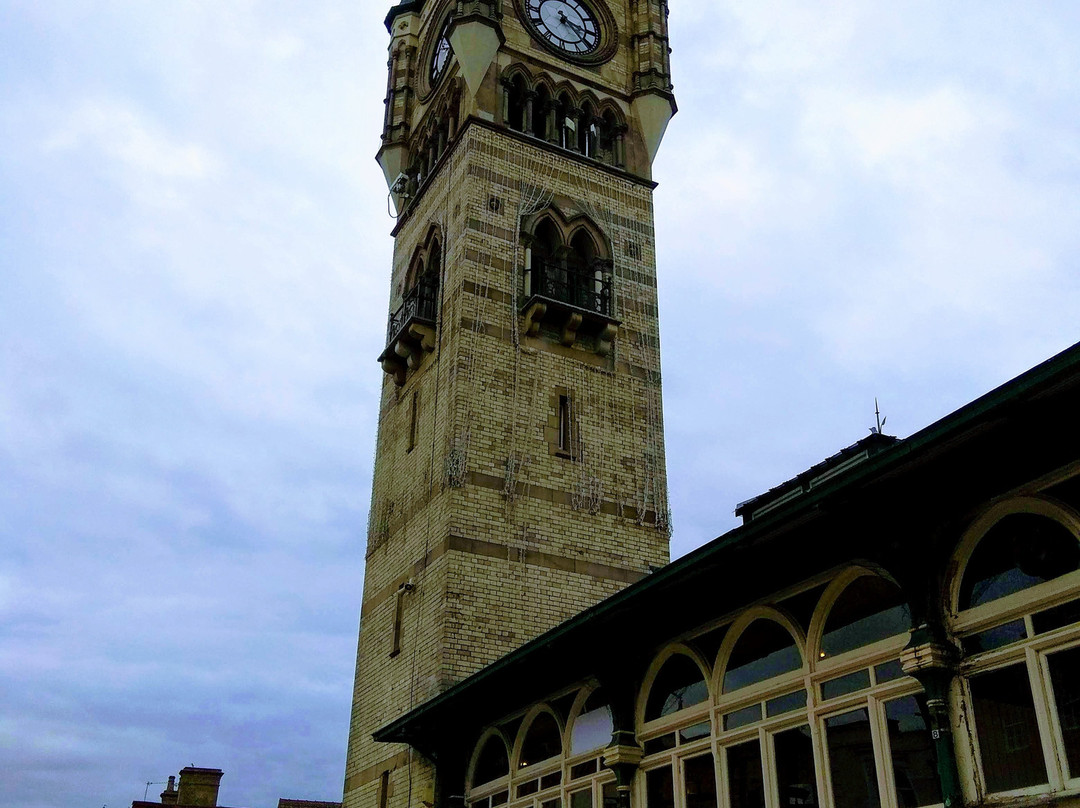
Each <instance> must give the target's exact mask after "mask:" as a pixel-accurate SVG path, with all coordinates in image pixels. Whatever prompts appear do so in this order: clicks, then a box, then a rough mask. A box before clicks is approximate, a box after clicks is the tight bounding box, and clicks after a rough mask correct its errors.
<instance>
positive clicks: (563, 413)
mask: <svg viewBox="0 0 1080 808" xmlns="http://www.w3.org/2000/svg"><path fill="white" fill-rule="evenodd" d="M570 407H571V405H570V396H559V449H560V450H561V451H564V452H569V451H570Z"/></svg>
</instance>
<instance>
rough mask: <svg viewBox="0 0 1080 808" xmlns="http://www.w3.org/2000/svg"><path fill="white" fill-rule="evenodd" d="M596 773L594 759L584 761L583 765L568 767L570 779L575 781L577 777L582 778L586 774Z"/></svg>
mask: <svg viewBox="0 0 1080 808" xmlns="http://www.w3.org/2000/svg"><path fill="white" fill-rule="evenodd" d="M595 773H596V759H595V758H594V759H593V760H586V761H585V762H584V763H579V764H577V765H576V766H571V767H570V779H571V780H577V779H578V778H579V777H584V776H585V775H587V774H595Z"/></svg>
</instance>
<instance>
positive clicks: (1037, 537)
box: [960, 513, 1080, 609]
mask: <svg viewBox="0 0 1080 808" xmlns="http://www.w3.org/2000/svg"><path fill="white" fill-rule="evenodd" d="M1077 569H1080V542H1078V541H1077V540H1076V537H1074V536H1073V535H1072V533H1070V532H1069V531H1068V530H1067V529H1066V528H1065V527H1064V526H1063V525H1061V524H1059V523H1058V522H1055V521H1054V520H1053V519H1049V518H1047V517H1045V516H1039V515H1037V514H1033V513H1012V514H1009V515H1008V516H1005V517H1003V518H1002V519H1001V520H999V521H998V522H997V524H995V525H994V526H993V527H992V528H990V530H988V531H987V532H986V535H985V536H983V537H982V539H980V540H979V544H978V545H977V546H976V547H975V552H974V553H972V555H971V560H970V561H969V562H968V565H967V569H966V570H965V571H964V580H963V582H962V583H961V585H960V608H961V609H970V608H973V607H975V606H980V605H982V604H983V603H989V602H990V601H992V600H997V599H998V598H1003V597H1005V596H1006V595H1011V594H1012V593H1014V592H1019V591H1021V590H1023V589H1027V588H1028V587H1031V586H1037V585H1038V584H1041V583H1043V582H1044V581H1050V580H1053V579H1054V578H1057V577H1059V576H1061V575H1065V574H1066V573H1069V572H1073V571H1074V570H1077Z"/></svg>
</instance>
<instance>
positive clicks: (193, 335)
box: [0, 0, 1080, 808]
mask: <svg viewBox="0 0 1080 808" xmlns="http://www.w3.org/2000/svg"><path fill="white" fill-rule="evenodd" d="M91 6H95V7H94V8H91ZM387 6H388V4H387V3H386V2H381V3H374V2H369V1H368V0H352V1H351V2H332V1H331V0H325V1H322V0H307V2H304V3H298V2H256V1H255V0H236V1H235V2H226V1H225V0H221V2H214V3H207V2H179V1H177V0H173V2H169V3H164V2H121V0H112V1H111V2H110V1H109V0H99V2H97V3H96V4H91V3H74V2H61V1H60V0H52V1H51V2H32V1H31V0H26V1H25V2H18V1H17V0H0V9H2V12H0V804H3V805H12V806H14V805H19V806H26V808H34V807H35V806H65V807H66V806H91V807H92V808H98V806H101V805H108V806H109V807H110V808H119V807H120V806H125V805H128V804H130V802H131V800H133V799H142V797H143V793H144V789H145V783H146V782H147V781H153V782H154V783H155V784H154V785H151V786H150V787H149V792H148V793H149V795H150V796H151V799H154V798H155V796H154V795H156V794H157V793H158V792H160V791H161V788H162V786H161V785H160V781H163V780H164V779H165V777H166V776H167V775H169V774H174V773H176V772H177V771H178V770H179V769H180V768H181V767H183V766H186V765H190V764H195V765H198V766H210V767H220V768H222V769H224V770H225V779H224V780H223V782H222V791H221V800H222V802H223V803H225V804H227V805H239V806H251V808H272V806H275V805H276V801H277V799H278V797H281V796H287V797H307V798H312V799H324V800H337V799H340V797H341V785H342V779H343V773H344V758H345V743H346V734H347V728H348V727H347V725H348V716H349V702H350V696H351V692H350V691H351V678H352V672H353V665H354V655H355V643H356V636H355V635H356V628H357V621H358V614H359V608H360V592H361V584H362V575H363V568H362V562H363V543H364V533H365V526H366V512H367V505H368V498H369V492H370V483H371V480H370V475H371V467H372V452H373V448H374V441H375V408H376V400H377V395H378V390H379V385H380V384H381V381H382V372H381V371H380V370H379V367H378V365H377V364H376V362H375V357H376V356H377V355H378V354H379V352H380V350H381V348H382V347H383V346H382V344H381V340H382V339H383V337H384V328H385V321H386V312H387V299H388V293H389V282H388V272H389V266H390V256H391V248H392V244H391V240H390V236H389V231H390V227H391V224H392V221H391V219H390V218H389V217H388V216H387V213H386V187H385V184H384V182H383V179H382V174H381V171H380V170H379V168H378V166H377V164H376V163H375V161H374V154H375V151H376V149H377V148H378V144H379V133H380V127H381V120H382V96H383V90H384V83H383V82H384V75H385V72H384V71H385V60H386V52H385V48H386V44H387V36H386V32H385V29H384V28H383V27H382V18H383V16H384V15H385V12H386V9H387ZM671 39H672V45H673V47H674V55H673V60H672V65H673V72H674V81H675V85H676V93H677V96H678V100H679V107H680V112H679V114H678V116H676V118H675V119H674V121H673V122H672V124H671V127H670V128H669V130H668V135H667V138H666V140H665V142H664V144H663V146H662V148H661V152H660V156H659V158H658V160H657V163H656V165H655V176H656V179H657V180H658V181H659V182H660V187H659V189H658V190H657V192H656V197H655V199H656V229H657V238H658V254H659V275H660V296H661V322H662V339H663V362H664V394H665V415H666V424H667V447H668V461H669V482H670V488H671V500H672V504H673V508H674V526H675V534H674V537H673V544H672V550H673V556H677V555H681V554H683V553H685V552H686V551H688V550H689V549H692V548H694V547H696V546H699V545H700V544H702V543H703V542H705V541H707V540H709V539H710V538H713V537H714V536H716V535H719V534H720V533H722V532H724V531H725V530H727V529H729V528H730V527H732V526H734V524H735V520H734V518H733V516H732V509H733V507H734V505H735V504H736V503H737V502H739V501H741V500H744V499H747V498H749V497H751V496H754V495H755V494H758V493H760V492H762V491H764V490H765V489H767V488H769V487H770V486H772V485H775V484H777V483H779V482H781V481H782V480H784V479H787V478H788V477H790V476H792V475H793V474H796V473H798V472H799V471H801V470H803V469H804V468H806V467H807V466H809V465H811V464H813V463H815V462H817V461H819V460H821V459H823V458H824V457H826V456H827V455H830V454H832V453H833V452H835V451H836V450H838V449H840V448H841V447H843V446H845V445H847V444H850V443H851V442H853V441H855V440H857V439H858V438H860V437H862V436H864V435H866V434H867V430H868V427H870V426H871V425H872V424H873V418H874V415H873V408H874V397H875V396H877V397H878V398H879V400H880V402H881V408H882V411H883V413H884V414H885V415H886V416H887V417H888V423H887V427H886V431H887V432H890V433H893V434H897V435H899V436H901V437H903V436H906V435H909V434H911V433H912V432H914V431H916V430H918V429H920V428H921V427H923V426H925V425H926V424H928V423H930V422H932V421H934V420H936V419H938V418H940V417H942V416H944V415H946V414H947V413H949V412H951V411H952V410H954V409H956V408H957V407H959V406H961V405H963V404H964V403H965V402H967V401H969V400H971V399H972V398H974V397H975V396H977V395H980V394H982V393H984V392H986V391H988V390H989V389H991V388H993V387H995V386H997V385H998V384H1001V383H1002V382H1005V381H1007V380H1008V379H1010V378H1012V377H1013V376H1015V375H1017V374H1018V373H1020V372H1022V371H1023V370H1025V369H1026V368H1028V367H1030V366H1031V365H1034V364H1035V363H1037V362H1039V361H1041V360H1043V359H1045V358H1047V357H1049V356H1050V355H1052V354H1054V353H1056V352H1058V351H1060V350H1062V349H1064V348H1065V347H1067V346H1068V345H1070V344H1071V343H1072V342H1074V341H1075V340H1077V339H1078V338H1080V329H1078V328H1077V326H1076V322H1077V319H1078V312H1080V262H1078V257H1080V120H1078V115H1080V113H1078V110H1080V104H1078V100H1080V48H1078V47H1077V41H1078V40H1080V4H1078V3H1075V2H1068V1H1066V0H1062V2H1057V3H1053V2H1039V3H1033V2H1019V0H1016V2H992V1H989V0H978V2H975V0H970V1H969V2H959V1H957V2H949V3H943V2H940V0H934V2H900V3H881V2H875V1H872V0H871V1H869V2H833V3H817V2H809V1H808V0H802V1H801V2H764V1H763V0H753V1H752V2H751V1H750V0H743V2H741V3H729V2H714V1H713V0H671ZM1073 427H1075V425H1073ZM871 538H872V537H871Z"/></svg>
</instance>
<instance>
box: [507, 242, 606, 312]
mask: <svg viewBox="0 0 1080 808" xmlns="http://www.w3.org/2000/svg"><path fill="white" fill-rule="evenodd" d="M604 270H605V267H604V265H603V264H602V263H597V265H596V267H595V268H594V269H591V270H585V269H577V268H573V267H567V266H564V265H562V264H561V263H559V262H556V261H546V260H543V259H538V258H535V257H534V258H533V261H532V271H531V272H530V273H529V276H528V281H527V284H528V287H529V288H526V290H525V295H526V297H533V296H540V297H545V298H547V299H549V300H554V301H557V302H559V303H566V304H569V305H571V306H575V307H576V308H579V309H584V310H585V311H588V312H592V313H595V314H600V315H603V316H604V317H610V316H611V274H610V272H606V271H604Z"/></svg>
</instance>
